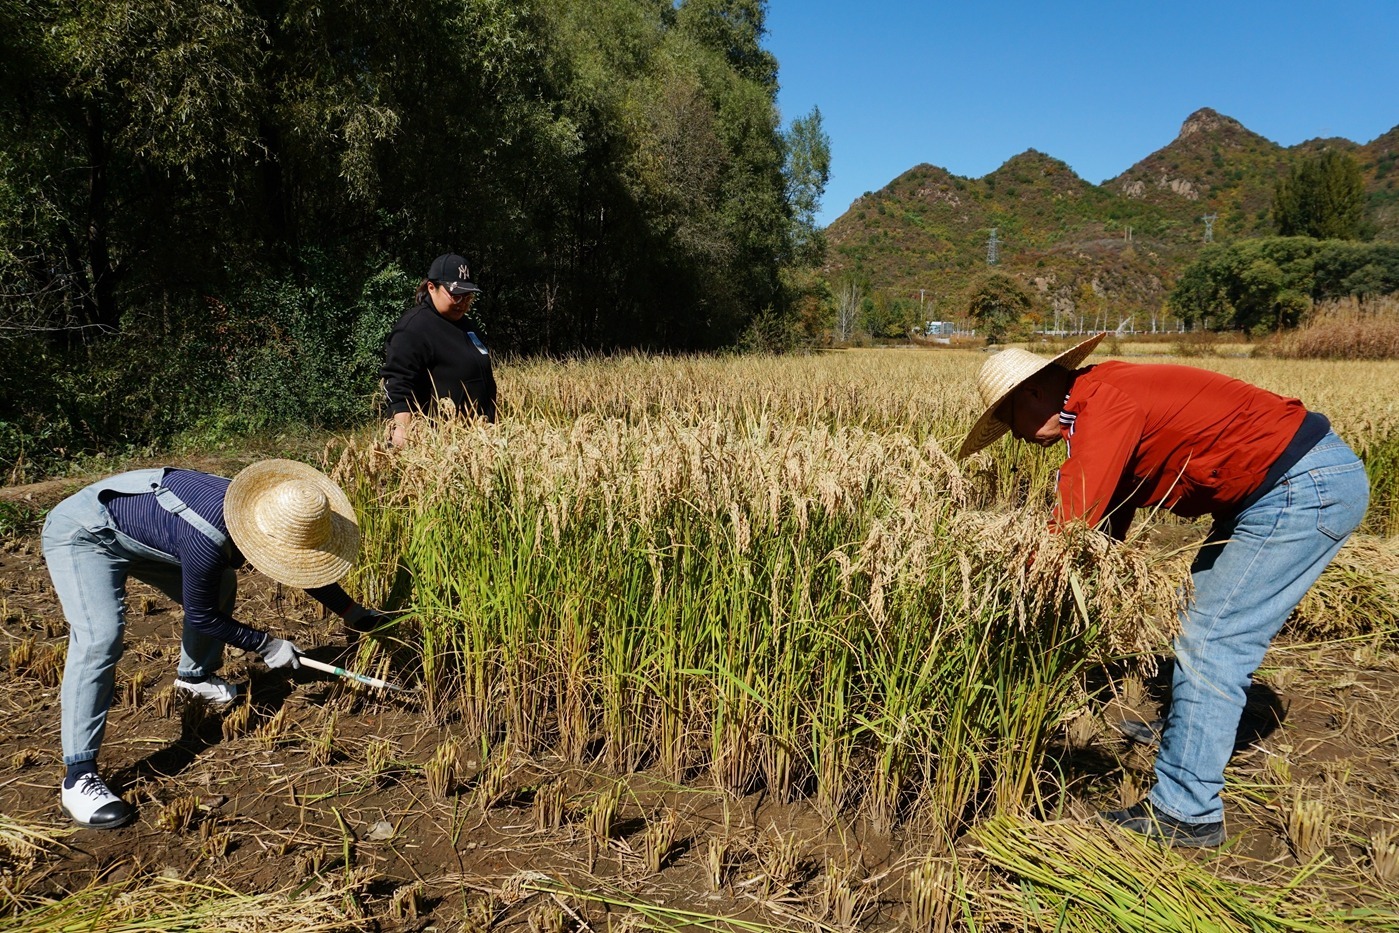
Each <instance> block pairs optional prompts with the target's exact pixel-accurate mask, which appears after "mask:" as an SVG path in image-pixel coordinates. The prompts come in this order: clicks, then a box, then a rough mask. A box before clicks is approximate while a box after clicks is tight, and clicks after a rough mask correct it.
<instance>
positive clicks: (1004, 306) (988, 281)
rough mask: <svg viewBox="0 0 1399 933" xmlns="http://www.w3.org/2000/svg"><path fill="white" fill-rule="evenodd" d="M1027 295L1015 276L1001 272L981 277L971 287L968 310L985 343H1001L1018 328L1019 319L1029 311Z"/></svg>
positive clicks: (1029, 302)
mask: <svg viewBox="0 0 1399 933" xmlns="http://www.w3.org/2000/svg"><path fill="white" fill-rule="evenodd" d="M1032 306H1033V302H1032V300H1031V298H1030V295H1029V294H1028V293H1027V292H1026V291H1025V289H1024V288H1023V287H1022V286H1021V285H1020V283H1019V282H1017V281H1016V280H1015V279H1013V278H1011V277H1010V276H1008V275H1005V274H1003V273H1000V272H990V273H987V274H986V275H984V276H982V278H981V279H980V281H978V282H977V283H976V285H975V286H974V287H973V288H972V293H971V300H970V301H969V302H968V305H967V312H968V313H969V314H970V315H971V317H972V319H973V320H975V321H976V322H977V324H978V326H979V327H980V329H981V332H982V333H983V334H984V335H985V336H986V342H987V343H1000V342H1001V341H1002V340H1004V339H1005V337H1006V335H1007V334H1009V333H1010V332H1011V331H1013V330H1017V329H1018V328H1019V325H1020V321H1021V318H1023V317H1024V316H1025V315H1027V314H1029V313H1030V309H1031V307H1032Z"/></svg>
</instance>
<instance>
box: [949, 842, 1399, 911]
mask: <svg viewBox="0 0 1399 933" xmlns="http://www.w3.org/2000/svg"><path fill="white" fill-rule="evenodd" d="M975 839H976V846H977V848H978V850H979V851H981V852H982V853H984V854H985V856H986V858H987V859H988V860H989V861H990V862H991V863H992V864H993V865H994V866H995V867H996V868H998V869H1000V870H1001V871H1003V872H1004V873H1005V874H1006V876H1007V877H1008V880H1009V882H1010V884H1008V885H1006V886H1002V887H994V888H992V889H991V890H990V891H988V892H987V897H986V900H985V904H986V905H987V906H988V907H990V908H991V909H992V910H993V911H994V912H995V914H996V915H997V917H998V919H999V920H1000V921H1001V922H1004V923H1007V924H1009V925H1010V926H1012V927H1013V928H1015V929H1024V930H1056V931H1080V930H1081V931H1098V930H1125V931H1144V933H1181V931H1186V930H1210V931H1218V933H1256V931H1262V930H1278V931H1306V933H1330V931H1346V930H1396V929H1399V913H1395V912H1392V911H1385V910H1373V909H1344V908H1340V907H1337V906H1336V905H1335V904H1333V903H1328V902H1326V901H1322V900H1313V899H1310V898H1308V897H1306V896H1305V895H1304V894H1303V893H1302V892H1301V891H1300V890H1299V886H1300V884H1301V882H1303V881H1305V879H1306V875H1307V873H1308V869H1303V871H1302V873H1300V874H1299V875H1298V876H1297V877H1296V878H1294V879H1292V880H1291V881H1289V882H1288V883H1286V884H1281V885H1278V886H1276V887H1264V886H1261V885H1258V884H1252V883H1246V882H1243V881H1236V880H1233V879H1230V878H1226V877H1223V876H1221V875H1218V874H1215V873H1214V871H1212V870H1211V865H1210V864H1209V863H1201V862H1195V861H1192V860H1189V859H1186V858H1183V857H1181V856H1179V855H1176V854H1175V853H1174V852H1172V851H1170V850H1165V849H1162V848H1161V847H1160V846H1159V845H1157V844H1155V843H1151V842H1148V841H1146V840H1145V839H1143V838H1141V837H1139V836H1135V835H1133V834H1131V833H1127V832H1125V831H1119V830H1114V829H1111V828H1109V827H1107V826H1103V825H1094V824H1082V823H1036V822H1033V821H1031V820H1027V819H1021V818H1017V817H1012V816H998V817H995V818H993V819H991V820H988V821H987V822H986V823H984V824H982V825H981V826H980V827H978V829H977V830H976V832H975Z"/></svg>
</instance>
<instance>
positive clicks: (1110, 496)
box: [958, 334, 1370, 846]
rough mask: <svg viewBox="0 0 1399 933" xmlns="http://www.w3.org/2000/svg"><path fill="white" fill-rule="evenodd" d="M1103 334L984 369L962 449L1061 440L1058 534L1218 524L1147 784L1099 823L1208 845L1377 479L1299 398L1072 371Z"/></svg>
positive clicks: (1203, 553)
mask: <svg viewBox="0 0 1399 933" xmlns="http://www.w3.org/2000/svg"><path fill="white" fill-rule="evenodd" d="M1104 336H1105V335H1103V334H1099V335H1097V336H1095V337H1092V338H1090V339H1088V340H1085V341H1083V342H1082V343H1080V344H1078V345H1077V346H1075V347H1073V348H1071V349H1070V350H1068V351H1066V352H1064V353H1061V354H1060V355H1059V356H1057V357H1055V358H1053V359H1045V358H1044V357H1041V356H1037V355H1035V354H1033V353H1030V352H1028V351H1025V350H1020V349H1007V350H1003V351H1001V352H999V353H997V354H996V355H995V356H993V357H991V358H990V359H989V360H987V361H986V362H985V363H984V364H982V367H981V370H980V372H979V373H978V376H977V389H978V391H979V393H980V395H981V398H982V401H983V402H984V403H985V406H986V409H985V412H984V413H983V414H982V416H981V417H980V419H978V421H977V422H976V424H975V425H974V426H973V428H972V430H971V432H970V433H969V434H968V435H967V438H966V440H965V441H964V442H963V444H962V447H961V450H960V451H959V453H958V456H959V457H966V456H968V455H970V454H972V453H974V452H975V451H977V450H980V449H981V448H983V447H985V446H986V445H987V444H989V443H991V442H992V441H994V440H995V439H996V438H998V437H1000V436H1001V435H1003V434H1005V433H1006V432H1007V431H1009V432H1010V433H1011V434H1012V435H1013V436H1014V437H1016V438H1017V439H1019V440H1021V441H1025V442H1027V443H1031V444H1038V445H1040V446H1042V447H1051V446H1053V445H1055V444H1057V443H1059V442H1060V441H1063V442H1064V443H1065V446H1066V447H1067V448H1068V457H1067V459H1065V461H1064V463H1063V465H1062V466H1061V467H1060V470H1059V478H1058V503H1057V505H1056V508H1055V512H1054V519H1053V523H1054V525H1055V526H1056V527H1058V526H1063V525H1065V524H1068V523H1070V522H1078V521H1083V522H1087V523H1088V524H1090V525H1091V526H1093V527H1096V528H1100V529H1102V530H1104V531H1106V532H1107V533H1109V534H1111V535H1112V536H1113V537H1115V538H1118V539H1119V540H1120V539H1122V538H1123V537H1124V536H1125V535H1126V533H1127V529H1128V527H1129V526H1130V524H1131V522H1132V518H1133V516H1134V514H1135V512H1136V510H1137V509H1139V508H1143V507H1149V506H1156V507H1160V508H1164V509H1167V510H1168V511H1170V512H1173V513H1175V514H1177V515H1181V516H1184V517H1187V518H1193V517H1197V516H1202V515H1209V516H1211V517H1212V518H1213V520H1214V523H1213V525H1212V527H1211V528H1210V532H1209V535H1208V537H1207V538H1206V539H1205V542H1204V543H1203V544H1202V545H1201V547H1200V551H1199V553H1198V554H1197V555H1196V557H1195V560H1194V562H1193V564H1192V565H1191V569H1190V574H1191V580H1192V582H1193V584H1194V595H1193V596H1192V597H1191V599H1190V601H1189V603H1188V604H1187V605H1186V607H1185V608H1184V609H1183V610H1182V612H1181V618H1180V634H1179V635H1178V636H1177V637H1176V639H1175V642H1174V646H1173V647H1174V651H1175V662H1176V663H1175V673H1174V676H1173V681H1172V700H1171V705H1170V709H1169V712H1168V714H1167V717H1166V721H1165V727H1164V729H1163V730H1162V732H1161V735H1160V742H1161V747H1160V750H1159V751H1158V753H1157V756H1156V783H1155V785H1154V786H1153V787H1152V789H1151V793H1150V794H1149V795H1148V796H1147V798H1146V799H1145V800H1143V801H1142V802H1141V803H1139V804H1137V805H1136V806H1133V807H1128V808H1126V809H1123V810H1112V811H1105V812H1103V813H1100V814H1099V817H1100V818H1101V819H1103V820H1105V821H1107V822H1109V823H1113V824H1116V825H1119V826H1123V827H1125V828H1127V829H1130V830H1133V831H1135V832H1137V833H1141V834H1143V835H1145V836H1148V837H1151V838H1154V839H1157V840H1159V841H1161V842H1164V843H1166V844H1169V845H1176V846H1216V845H1219V844H1221V843H1222V842H1223V841H1224V806H1223V803H1222V801H1221V799H1220V792H1221V790H1222V789H1223V787H1224V767H1225V765H1226V764H1227V763H1228V760H1229V755H1230V753H1231V752H1232V751H1233V746H1234V734H1235V730H1236V729H1237V728H1238V724H1239V718H1240V715H1241V714H1242V712H1243V708H1244V701H1245V694H1246V692H1247V690H1248V687H1249V684H1250V681H1251V678H1252V675H1253V672H1254V671H1255V670H1256V669H1257V668H1258V665H1259V664H1260V663H1262V661H1263V655H1264V653H1265V652H1266V651H1267V648H1268V644H1269V643H1270V642H1271V641H1272V639H1273V637H1274V636H1275V635H1276V634H1277V633H1278V631H1279V630H1280V629H1281V628H1282V625H1283V623H1284V622H1285V621H1286V620H1287V617H1288V616H1289V615H1290V614H1291V612H1292V610H1293V609H1294V608H1296V606H1297V604H1298V603H1299V602H1300V601H1301V599H1302V597H1303V595H1305V594H1306V592H1307V590H1308V589H1309V588H1310V587H1311V585H1312V584H1313V583H1315V582H1316V579H1317V578H1318V577H1319V576H1320V575H1321V572H1322V570H1324V569H1325V568H1326V565H1327V564H1328V563H1330V562H1331V559H1332V558H1334V557H1335V556H1336V553H1337V552H1338V551H1339V550H1340V549H1341V545H1342V544H1344V543H1345V541H1346V539H1347V538H1348V537H1350V534H1351V532H1353V531H1354V530H1355V529H1356V528H1357V527H1358V526H1359V524H1360V522H1361V519H1363V518H1364V515H1365V509H1366V506H1367V505H1368V503H1369V496H1370V489H1369V483H1368V481H1367V479H1366V475H1365V467H1364V465H1363V464H1362V463H1361V462H1360V460H1359V458H1357V457H1356V456H1355V454H1354V453H1353V452H1352V451H1351V449H1350V448H1349V447H1348V446H1346V444H1345V442H1344V441H1342V440H1341V439H1340V438H1339V437H1337V436H1336V435H1335V433H1333V432H1332V431H1331V426H1330V423H1329V422H1328V421H1327V419H1326V418H1325V416H1323V415H1321V414H1318V413H1316V412H1312V411H1308V410H1307V409H1306V408H1305V407H1304V406H1303V405H1302V403H1301V402H1300V401H1298V400H1297V399H1295V398H1284V397H1283V396H1280V395H1275V394H1274V393H1272V392H1268V391H1266V390H1264V389H1260V388H1258V387H1257V386H1253V385H1250V384H1248V383H1246V382H1242V381H1240V380H1238V379H1233V378H1230V377H1229V376H1224V375H1221V374H1219V373H1214V372H1210V371H1208V370H1203V369H1197V368H1195V367H1191V366H1180V365H1166V364H1142V363H1123V362H1118V361H1108V362H1104V363H1099V364H1097V365H1096V366H1086V367H1083V368H1078V367H1079V364H1081V363H1082V362H1083V361H1084V360H1085V359H1086V358H1087V357H1088V355H1089V354H1090V353H1092V352H1093V349H1094V348H1095V347H1096V346H1097V345H1098V342H1099V341H1101V340H1102V338H1103V337H1104Z"/></svg>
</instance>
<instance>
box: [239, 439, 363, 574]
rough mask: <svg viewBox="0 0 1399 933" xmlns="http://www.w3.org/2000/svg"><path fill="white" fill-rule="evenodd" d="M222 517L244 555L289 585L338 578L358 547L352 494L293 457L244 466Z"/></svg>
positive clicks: (347, 566) (258, 566) (253, 563)
mask: <svg viewBox="0 0 1399 933" xmlns="http://www.w3.org/2000/svg"><path fill="white" fill-rule="evenodd" d="M223 517H224V521H225V522H226V523H227V525H228V533H229V534H230V535H232V536H233V543H234V544H236V545H238V550H240V551H242V552H243V556H244V557H246V558H247V559H248V561H249V562H250V563H251V564H252V565H253V566H254V567H256V568H257V569H258V570H260V571H262V572H263V573H265V574H267V576H269V577H271V578H272V579H273V580H276V581H277V582H278V583H285V584H286V585H288V586H299V587H314V586H325V585H327V584H329V583H334V582H335V581H336V580H339V579H340V578H341V577H343V576H344V575H345V573H346V572H347V571H348V570H349V569H350V565H351V564H353V563H354V560H355V554H356V553H357V552H358V551H359V523H358V522H357V521H356V520H355V510H354V509H353V508H352V507H351V506H350V500H349V498H347V497H346V495H345V493H344V491H343V490H341V488H340V487H339V486H337V485H335V483H333V482H332V481H331V479H330V477H328V476H326V475H325V474H324V473H322V472H320V471H319V470H317V469H315V468H314V467H310V466H307V465H306V464H304V463H297V462H296V461H295V460H263V461H260V462H258V463H254V464H253V465H251V466H249V467H246V468H244V469H243V470H241V471H240V472H239V473H238V475H237V476H235V477H233V482H232V483H230V484H229V487H228V493H227V494H226V495H225V496H224V500H223Z"/></svg>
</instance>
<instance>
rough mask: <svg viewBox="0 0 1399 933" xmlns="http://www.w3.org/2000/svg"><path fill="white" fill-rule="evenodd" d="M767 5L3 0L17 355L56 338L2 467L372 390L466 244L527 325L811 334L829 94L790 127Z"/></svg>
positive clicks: (325, 413)
mask: <svg viewBox="0 0 1399 933" xmlns="http://www.w3.org/2000/svg"><path fill="white" fill-rule="evenodd" d="M764 17H765V7H764V4H763V3H761V2H759V0H687V2H683V3H679V4H672V3H669V2H661V0H558V2H550V3H544V2H541V0H524V2H518V0H471V2H468V3H460V2H455V0H421V2H414V3H406V2H398V0H395V2H390V3H379V4H374V3H365V2H363V0H335V2H332V3H330V4H329V5H327V4H325V3H323V2H320V0H289V2H286V3H277V4H273V3H266V2H260V0H259V2H253V3H247V4H241V5H240V4H233V5H230V4H226V3H220V2H216V0H193V2H190V3H182V2H176V0H118V2H115V3H98V2H96V0H78V2H76V3H70V4H63V3H59V2H57V0H36V2H34V3H32V4H25V5H24V7H23V9H22V10H20V11H17V10H16V9H15V8H14V7H13V5H5V6H4V7H3V8H0V60H2V61H3V62H4V64H3V66H0V91H3V92H4V93H3V94H0V291H2V292H3V293H4V294H5V295H7V300H8V304H7V307H6V310H5V318H4V320H3V321H0V323H3V324H4V325H5V330H4V331H3V332H0V333H2V334H3V336H0V359H3V360H6V361H8V360H10V359H14V360H16V361H29V360H37V361H38V362H37V363H36V364H34V365H32V366H30V367H29V368H30V369H32V370H33V372H32V373H31V374H30V377H29V378H28V379H27V380H26V381H25V382H24V383H23V384H21V383H19V382H18V381H16V380H8V381H5V380H0V412H2V413H3V415H0V421H3V423H4V425H5V427H4V428H3V429H2V430H5V431H7V432H9V433H8V434H7V437H8V438H10V439H13V440H15V443H14V444H13V445H7V447H6V449H5V452H4V453H0V468H7V467H13V466H14V465H15V464H16V463H18V462H19V460H20V458H29V459H28V462H29V463H31V464H33V463H35V462H36V461H35V460H33V459H32V458H33V457H34V456H35V453H34V452H35V451H38V450H49V451H62V452H63V453H51V454H49V455H47V456H48V457H49V459H50V460H61V459H62V458H63V457H64V456H70V455H72V453H73V452H74V451H79V450H97V449H115V448H118V447H121V448H128V447H132V446H135V447H140V446H142V445H145V444H149V443H154V442H158V441H159V440H160V439H161V438H168V437H170V436H172V435H173V434H176V433H179V432H181V431H185V430H188V429H190V428H191V427H194V426H198V425H209V424H219V425H230V426H233V425H240V424H246V425H250V426H254V427H257V426H269V425H273V424H277V423H282V422H297V423H304V424H342V423H345V422H347V421H349V420H353V419H354V418H356V417H362V416H363V415H364V413H365V412H367V411H368V410H369V406H370V401H371V399H372V397H373V395H374V391H375V390H374V381H375V378H376V373H377V365H378V357H379V356H380V355H381V353H382V338H383V335H384V333H385V332H386V329H387V326H388V324H389V323H391V322H392V320H393V318H394V317H395V316H396V314H397V313H398V311H399V310H400V309H401V308H402V306H403V304H404V302H405V301H406V300H407V299H408V298H409V296H410V295H411V293H412V291H413V285H414V284H415V281H414V280H415V279H416V278H417V275H418V274H420V271H421V270H423V269H425V268H426V265H427V263H428V262H429V261H430V260H431V258H432V257H433V256H435V255H437V254H438V253H440V252H443V251H445V250H448V249H451V250H456V251H460V252H462V253H464V254H465V255H466V256H468V258H470V259H471V260H472V266H473V271H475V273H476V277H477V281H478V282H479V283H480V284H481V285H482V287H483V288H484V289H485V295H484V297H483V299H482V301H481V302H480V303H479V304H478V310H479V312H480V314H481V315H482V316H483V318H484V319H485V320H484V321H483V323H484V324H485V326H486V328H487V330H488V331H489V333H490V336H491V342H492V346H493V348H494V349H496V350H498V351H500V352H507V353H508V352H512V351H514V352H541V351H542V352H549V353H570V352H577V351H580V350H595V349H597V350H605V349H613V348H619V347H642V346H645V347H654V348H666V349H701V348H712V347H720V346H728V345H735V344H737V343H738V342H739V341H740V340H741V339H742V338H743V337H744V335H745V334H750V335H751V334H754V333H762V334H771V333H774V326H776V325H775V324H774V322H780V327H777V330H778V331H781V332H784V333H785V332H787V331H790V329H791V328H792V327H793V326H794V324H795V322H796V320H797V311H796V308H797V305H798V304H799V303H802V302H805V303H807V304H809V303H810V301H809V299H810V298H811V297H812V296H814V295H819V293H820V291H821V289H820V287H819V283H813V282H812V281H811V280H810V277H809V276H805V275H802V274H798V270H800V269H803V268H810V267H812V266H814V265H815V264H818V263H819V262H820V260H821V255H822V249H823V246H822V239H821V235H820V231H819V230H817V229H816V226H815V221H814V217H815V213H816V210H817V208H818V206H819V198H820V195H821V192H822V191H823V190H824V185H825V182H826V178H827V177H828V175H829V160H830V156H829V140H828V139H827V138H826V136H825V133H824V131H823V130H822V129H821V123H820V114H819V112H818V111H813V112H812V113H811V114H810V115H808V116H807V117H804V118H802V119H799V120H797V121H795V122H794V123H793V124H792V127H791V129H790V130H789V131H788V132H786V133H784V132H783V131H782V130H781V128H780V127H779V125H778V112H777V106H776V92H777V65H776V61H775V60H774V59H773V57H772V55H771V54H770V53H769V52H767V51H766V50H765V49H764V48H763V47H762V40H763V36H764V31H765V25H764ZM463 36H466V37H469V41H462V38H461V37H463ZM405 270H412V274H409V273H408V272H406V271H405ZM759 309H770V310H767V311H764V312H763V313H762V314H761V315H759V314H758V311H759ZM759 317H760V318H762V320H758V321H757V323H756V325H755V318H759ZM764 340H766V338H764Z"/></svg>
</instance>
